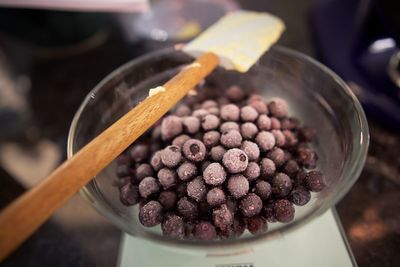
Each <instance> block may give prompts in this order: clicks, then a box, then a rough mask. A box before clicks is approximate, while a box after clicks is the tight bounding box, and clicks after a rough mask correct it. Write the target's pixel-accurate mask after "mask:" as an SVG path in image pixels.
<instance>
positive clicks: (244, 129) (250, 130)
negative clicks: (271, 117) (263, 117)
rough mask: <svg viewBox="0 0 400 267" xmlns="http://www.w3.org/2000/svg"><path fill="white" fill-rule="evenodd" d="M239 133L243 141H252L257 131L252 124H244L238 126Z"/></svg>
mask: <svg viewBox="0 0 400 267" xmlns="http://www.w3.org/2000/svg"><path fill="white" fill-rule="evenodd" d="M240 133H241V134H242V137H243V138H244V139H253V138H254V137H255V136H256V134H257V133H258V129H257V126H256V125H255V124H254V123H252V122H245V123H243V124H242V125H241V126H240Z"/></svg>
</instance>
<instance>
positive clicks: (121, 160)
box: [117, 153, 131, 165]
mask: <svg viewBox="0 0 400 267" xmlns="http://www.w3.org/2000/svg"><path fill="white" fill-rule="evenodd" d="M117 164H118V165H130V164H131V159H130V157H129V155H128V154H126V153H124V154H121V155H119V156H118V157H117Z"/></svg>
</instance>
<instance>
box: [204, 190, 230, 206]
mask: <svg viewBox="0 0 400 267" xmlns="http://www.w3.org/2000/svg"><path fill="white" fill-rule="evenodd" d="M206 199H207V203H208V204H209V205H210V206H211V207H215V206H219V205H221V204H223V203H225V201H226V196H225V193H224V190H222V189H220V188H218V187H214V188H213V189H211V190H210V191H208V193H207V196H206Z"/></svg>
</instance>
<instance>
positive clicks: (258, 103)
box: [249, 100, 268, 114]
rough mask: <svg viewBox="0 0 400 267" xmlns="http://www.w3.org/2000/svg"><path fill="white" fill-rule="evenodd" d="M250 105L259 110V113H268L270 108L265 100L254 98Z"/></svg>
mask: <svg viewBox="0 0 400 267" xmlns="http://www.w3.org/2000/svg"><path fill="white" fill-rule="evenodd" d="M249 106H251V107H253V108H254V109H255V110H257V112H258V114H267V113H268V108H267V105H266V104H265V102H264V101H263V100H254V101H251V102H249Z"/></svg>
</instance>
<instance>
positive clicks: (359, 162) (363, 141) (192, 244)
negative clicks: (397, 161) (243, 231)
mask: <svg viewBox="0 0 400 267" xmlns="http://www.w3.org/2000/svg"><path fill="white" fill-rule="evenodd" d="M180 48H181V46H179V45H176V46H174V47H172V48H164V49H161V50H157V51H153V52H150V53H148V54H144V55H142V56H140V57H137V58H135V59H132V60H130V61H128V62H127V63H125V64H123V65H122V66H120V67H118V68H117V69H115V70H114V71H112V72H111V73H110V74H108V75H107V76H106V77H105V78H103V79H102V80H101V81H100V82H99V83H98V84H97V85H96V86H95V87H94V88H93V89H92V90H91V91H90V92H89V93H88V94H87V96H86V97H85V99H84V101H83V102H82V104H81V105H80V107H79V109H78V110H77V112H76V114H75V116H74V118H73V120H72V123H71V126H70V130H69V134H68V141H67V156H68V158H71V157H72V156H73V154H74V153H73V140H74V136H75V129H76V126H77V124H78V121H79V119H80V117H81V114H82V112H83V110H84V109H85V107H86V106H87V104H88V102H89V101H90V99H91V96H92V95H93V94H96V93H97V92H98V91H99V90H101V89H102V87H103V85H104V84H105V83H107V82H108V81H109V80H111V79H112V78H113V77H115V76H117V75H119V74H120V73H121V72H124V71H126V70H128V69H129V68H131V67H132V66H134V65H137V64H140V63H141V62H144V61H147V60H151V59H152V58H155V57H157V56H161V55H165V54H171V53H173V52H176V51H177V50H180ZM271 49H273V50H277V51H278V52H280V53H284V54H286V55H287V56H290V57H294V58H297V59H299V60H302V61H305V62H307V63H308V64H311V65H314V66H315V67H317V68H318V69H320V70H321V71H322V72H325V73H326V74H328V75H329V76H330V77H331V78H332V79H333V80H334V81H335V82H336V83H338V84H339V85H340V88H341V89H342V90H343V92H344V93H345V95H346V96H347V97H348V98H349V99H350V100H351V103H353V105H354V109H355V111H356V114H357V116H358V117H357V118H358V120H356V121H355V122H357V123H358V125H359V130H360V132H359V135H358V137H359V139H358V141H359V144H360V146H359V148H358V151H356V152H355V153H354V152H353V153H351V154H352V158H351V159H350V160H349V161H351V162H352V163H353V164H346V165H345V166H344V169H343V176H345V177H343V178H342V179H345V180H348V183H347V184H346V185H345V187H343V188H342V190H341V191H340V192H339V193H338V194H336V195H335V196H334V198H333V199H332V202H331V203H330V205H325V206H322V207H321V208H320V209H317V210H314V211H312V212H310V213H309V214H307V215H306V216H304V217H303V218H301V219H299V220H297V221H294V222H292V223H290V224H287V225H285V226H284V227H282V228H280V229H276V230H272V231H267V232H266V234H262V235H255V236H250V237H246V238H239V239H226V240H222V241H221V240H218V241H201V242H198V241H193V240H177V239H171V238H164V237H162V236H161V235H157V234H153V233H149V234H145V235H138V236H139V237H141V238H144V239H148V240H151V241H155V242H158V243H162V244H164V245H173V246H175V247H181V248H185V249H187V248H188V247H189V248H199V249H206V250H207V249H210V248H216V247H218V246H221V245H222V246H223V247H224V248H226V247H230V248H235V247H241V246H243V245H244V244H255V243H258V242H262V241H265V240H266V239H270V238H273V237H274V236H279V235H280V233H282V232H288V231H292V230H294V229H297V228H298V227H300V226H302V225H305V224H307V223H308V222H309V221H311V220H313V219H314V218H316V217H318V216H319V215H321V214H323V213H324V212H325V211H327V210H328V209H329V208H330V207H331V206H334V205H335V204H336V203H337V202H339V201H340V200H341V199H342V198H343V196H344V195H345V194H346V193H347V192H348V191H349V190H350V188H351V187H352V186H353V184H354V183H355V182H356V181H357V179H358V177H359V175H360V173H361V171H362V169H363V166H364V163H365V160H366V157H367V152H368V146H369V129H368V122H367V119H366V116H365V113H364V110H363V108H362V106H361V104H360V102H359V101H358V99H357V98H356V96H355V95H354V94H353V92H352V91H351V89H350V88H349V86H348V85H347V84H346V83H345V82H344V81H343V80H342V79H341V78H340V77H339V76H338V75H337V74H335V73H334V72H333V71H332V70H331V69H329V68H328V67H326V66H325V65H323V64H322V63H320V62H318V61H316V60H315V59H313V58H311V57H309V56H307V55H305V54H303V53H301V52H298V51H295V50H293V49H290V48H287V47H283V46H279V45H275V46H273V47H272V48H271ZM271 49H270V50H271ZM89 183H90V182H89ZM80 193H81V195H82V196H83V198H84V199H86V200H87V201H88V202H90V203H91V205H92V206H94V208H95V209H96V210H97V211H98V212H99V213H100V214H102V215H103V216H105V217H106V218H107V219H109V220H110V221H111V222H112V223H113V224H114V225H117V226H119V228H120V229H122V230H123V229H124V226H122V225H120V222H119V221H118V220H116V219H115V217H116V216H115V215H114V214H113V213H111V212H110V211H108V210H107V209H106V208H104V207H102V206H101V203H100V205H98V201H97V200H96V197H95V196H93V195H92V193H91V192H90V190H89V189H88V188H87V185H85V186H84V187H83V188H81V190H80ZM135 236H136V235H135Z"/></svg>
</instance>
